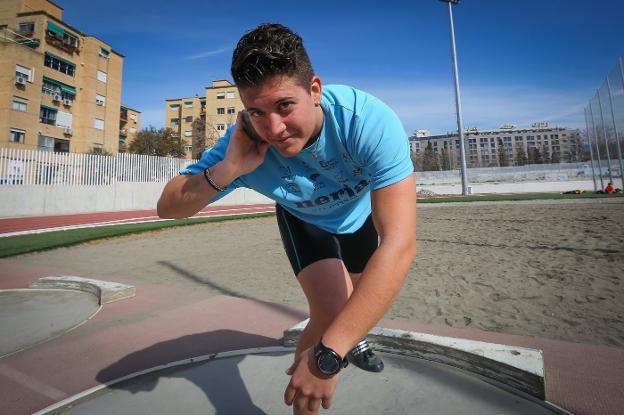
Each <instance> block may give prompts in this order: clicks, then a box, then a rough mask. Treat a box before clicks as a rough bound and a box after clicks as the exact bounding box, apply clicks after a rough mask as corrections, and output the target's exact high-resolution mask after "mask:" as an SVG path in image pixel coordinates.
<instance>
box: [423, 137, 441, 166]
mask: <svg viewBox="0 0 624 415" xmlns="http://www.w3.org/2000/svg"><path fill="white" fill-rule="evenodd" d="M423 170H424V171H438V170H440V162H439V160H438V155H437V154H436V153H434V151H433V145H432V144H431V141H429V142H428V143H427V147H426V148H425V151H424V153H423Z"/></svg>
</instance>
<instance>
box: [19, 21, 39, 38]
mask: <svg viewBox="0 0 624 415" xmlns="http://www.w3.org/2000/svg"><path fill="white" fill-rule="evenodd" d="M17 31H18V32H19V34H20V35H26V34H31V33H33V32H34V31H35V22H21V23H20V24H19V26H18V27H17Z"/></svg>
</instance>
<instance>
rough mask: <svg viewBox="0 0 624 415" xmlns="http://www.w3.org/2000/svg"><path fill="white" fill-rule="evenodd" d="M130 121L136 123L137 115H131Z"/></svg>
mask: <svg viewBox="0 0 624 415" xmlns="http://www.w3.org/2000/svg"><path fill="white" fill-rule="evenodd" d="M130 119H131V120H132V121H134V122H136V119H137V116H136V114H130Z"/></svg>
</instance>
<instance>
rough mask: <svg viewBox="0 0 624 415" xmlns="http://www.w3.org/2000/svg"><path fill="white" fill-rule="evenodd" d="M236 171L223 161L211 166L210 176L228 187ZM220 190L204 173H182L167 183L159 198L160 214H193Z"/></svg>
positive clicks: (171, 217)
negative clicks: (214, 187) (210, 182)
mask: <svg viewBox="0 0 624 415" xmlns="http://www.w3.org/2000/svg"><path fill="white" fill-rule="evenodd" d="M235 174H236V173H235V172H233V171H232V169H231V168H230V169H228V167H227V165H226V164H224V163H223V162H221V163H217V164H215V165H214V166H212V167H211V168H210V177H211V178H212V180H213V181H214V182H215V183H217V185H218V186H220V187H226V186H227V185H228V184H230V183H231V182H232V181H233V180H234V179H236V177H238V176H235ZM217 193H218V192H217V191H216V190H215V189H213V188H212V187H211V186H210V185H209V184H208V182H207V181H206V178H205V177H204V175H203V173H199V174H182V175H180V176H177V177H174V178H173V179H171V180H170V181H169V183H167V185H166V186H165V188H164V189H163V192H162V194H161V195H160V199H159V200H158V205H157V208H156V209H157V211H158V216H160V217H161V218H166V219H179V218H187V217H189V216H193V215H194V214H195V213H197V212H199V211H200V210H201V209H202V208H203V207H204V206H206V205H207V204H208V202H209V201H210V199H212V198H213V197H214V196H215V195H216V194H217Z"/></svg>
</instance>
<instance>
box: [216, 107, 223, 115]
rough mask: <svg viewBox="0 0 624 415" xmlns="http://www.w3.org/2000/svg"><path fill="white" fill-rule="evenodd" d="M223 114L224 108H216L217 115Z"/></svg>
mask: <svg viewBox="0 0 624 415" xmlns="http://www.w3.org/2000/svg"><path fill="white" fill-rule="evenodd" d="M223 114H225V108H217V115H223Z"/></svg>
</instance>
